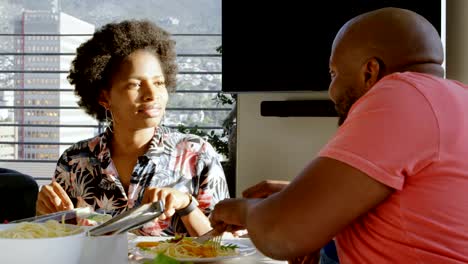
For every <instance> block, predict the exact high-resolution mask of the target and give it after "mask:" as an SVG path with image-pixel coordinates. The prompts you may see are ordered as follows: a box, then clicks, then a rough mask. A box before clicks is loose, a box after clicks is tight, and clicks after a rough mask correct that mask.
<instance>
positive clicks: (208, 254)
mask: <svg viewBox="0 0 468 264" xmlns="http://www.w3.org/2000/svg"><path fill="white" fill-rule="evenodd" d="M136 247H137V248H139V249H141V250H142V251H145V252H147V253H153V254H158V253H162V254H165V255H167V256H169V257H173V258H176V259H192V258H217V257H228V256H238V255H239V252H238V250H237V246H236V245H234V244H227V245H220V246H217V245H215V243H214V242H212V241H207V242H204V243H198V242H196V241H194V239H193V238H190V237H182V238H177V237H176V238H173V239H168V240H163V241H142V242H138V243H137V244H136Z"/></svg>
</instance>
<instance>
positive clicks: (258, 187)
mask: <svg viewBox="0 0 468 264" xmlns="http://www.w3.org/2000/svg"><path fill="white" fill-rule="evenodd" d="M288 184H289V182H288V181H276V180H264V181H262V182H260V183H257V184H255V185H254V186H252V187H249V188H247V189H246V190H244V191H243V192H242V196H243V197H244V198H265V197H268V196H270V195H272V194H273V193H276V192H279V191H281V190H282V189H283V188H284V187H286V186H287V185H288Z"/></svg>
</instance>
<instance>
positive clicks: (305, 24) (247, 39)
mask: <svg viewBox="0 0 468 264" xmlns="http://www.w3.org/2000/svg"><path fill="white" fill-rule="evenodd" d="M442 1H443V0H442ZM441 5H442V4H441V0H321V1H266V0H258V1H256V0H222V90H223V91H224V92H228V93H241V92H292V91H325V90H327V89H328V85H329V82H330V78H329V74H328V60H329V56H330V47H331V44H332V42H333V39H334V37H335V35H336V33H337V32H338V30H339V29H340V27H341V26H342V25H343V24H344V23H345V22H346V21H348V20H349V19H350V18H352V17H354V16H356V15H358V14H361V13H363V12H366V11H370V10H374V9H378V8H381V7H386V6H394V7H402V8H406V9H410V10H414V11H416V12H418V13H419V14H421V15H423V16H424V17H426V18H427V19H428V20H429V21H430V22H431V23H432V24H433V25H434V27H435V28H436V29H437V30H438V31H439V34H440V33H441V18H442V16H441V10H442V7H441Z"/></svg>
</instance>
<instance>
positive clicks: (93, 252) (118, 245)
mask: <svg viewBox="0 0 468 264" xmlns="http://www.w3.org/2000/svg"><path fill="white" fill-rule="evenodd" d="M80 263H82V264H128V240H127V233H123V234H118V235H110V236H96V237H91V236H88V237H86V238H85V239H84V245H83V252H82V254H81V261H80Z"/></svg>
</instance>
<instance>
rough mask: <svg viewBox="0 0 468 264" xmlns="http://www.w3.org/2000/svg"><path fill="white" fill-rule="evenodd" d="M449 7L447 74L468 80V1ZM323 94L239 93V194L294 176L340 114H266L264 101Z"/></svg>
mask: <svg viewBox="0 0 468 264" xmlns="http://www.w3.org/2000/svg"><path fill="white" fill-rule="evenodd" d="M446 8H447V13H446V19H447V23H446V34H445V36H446V44H445V47H446V56H447V59H446V65H445V66H446V69H447V77H449V78H455V79H458V80H461V81H464V82H467V83H468V52H467V50H468V30H466V28H468V16H467V14H468V0H447V1H446ZM443 30H444V29H443ZM443 33H444V32H443ZM442 36H444V34H442ZM323 96H326V95H324V94H321V95H317V94H314V93H280V94H278V93H252V94H249V93H244V94H239V95H238V120H237V122H238V128H237V129H238V134H237V185H236V193H237V196H238V197H240V194H241V192H242V190H244V189H245V188H246V187H248V186H251V185H253V184H255V183H257V182H260V181H261V180H263V179H286V180H288V179H292V178H293V177H294V176H296V175H297V174H298V173H299V172H300V171H301V170H302V168H303V167H304V166H305V165H306V163H307V162H308V161H310V160H311V159H312V158H313V157H314V155H316V153H317V151H318V150H319V149H320V148H321V147H322V146H323V145H324V144H325V143H326V142H327V140H328V139H329V138H330V137H331V136H332V135H333V133H334V132H335V131H336V122H337V120H336V118H313V117H288V118H284V117H283V118H281V117H262V116H260V103H261V102H262V101H265V100H290V99H296V100H297V99H310V98H314V97H323Z"/></svg>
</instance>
